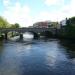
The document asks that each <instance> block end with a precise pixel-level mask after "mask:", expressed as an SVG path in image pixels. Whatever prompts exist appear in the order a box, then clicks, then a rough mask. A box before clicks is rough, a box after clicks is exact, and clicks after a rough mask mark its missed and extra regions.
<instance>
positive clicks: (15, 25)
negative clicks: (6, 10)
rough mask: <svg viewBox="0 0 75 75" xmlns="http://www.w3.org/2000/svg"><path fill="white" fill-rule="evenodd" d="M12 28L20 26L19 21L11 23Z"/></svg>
mask: <svg viewBox="0 0 75 75" xmlns="http://www.w3.org/2000/svg"><path fill="white" fill-rule="evenodd" d="M10 28H20V25H19V24H18V23H15V24H11V27H10Z"/></svg>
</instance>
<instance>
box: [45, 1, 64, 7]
mask: <svg viewBox="0 0 75 75" xmlns="http://www.w3.org/2000/svg"><path fill="white" fill-rule="evenodd" d="M61 3H62V4H63V3H64V0H45V4H46V5H48V6H51V5H59V4H61Z"/></svg>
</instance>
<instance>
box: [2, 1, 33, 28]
mask: <svg viewBox="0 0 75 75" xmlns="http://www.w3.org/2000/svg"><path fill="white" fill-rule="evenodd" d="M6 3H7V2H6ZM3 16H4V17H5V18H6V19H7V20H8V21H9V22H10V23H16V22H17V23H19V24H20V25H21V26H22V27H24V26H29V25H30V24H31V22H32V19H31V16H30V8H29V6H27V5H24V6H21V4H20V3H19V2H16V3H15V5H14V6H9V7H8V6H7V7H6V8H5V10H4V13H3Z"/></svg>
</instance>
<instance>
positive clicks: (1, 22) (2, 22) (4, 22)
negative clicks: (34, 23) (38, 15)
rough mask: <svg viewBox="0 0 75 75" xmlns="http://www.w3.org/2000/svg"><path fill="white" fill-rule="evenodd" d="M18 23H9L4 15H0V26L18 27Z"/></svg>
mask: <svg viewBox="0 0 75 75" xmlns="http://www.w3.org/2000/svg"><path fill="white" fill-rule="evenodd" d="M19 27H20V25H19V24H18V23H15V24H10V23H9V22H8V21H7V20H6V19H5V18H4V17H2V16H0V28H19Z"/></svg>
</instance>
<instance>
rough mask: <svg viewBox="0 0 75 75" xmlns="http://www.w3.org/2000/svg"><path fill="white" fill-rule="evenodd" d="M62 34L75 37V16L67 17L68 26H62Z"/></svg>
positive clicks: (66, 36) (65, 36)
mask: <svg viewBox="0 0 75 75" xmlns="http://www.w3.org/2000/svg"><path fill="white" fill-rule="evenodd" d="M60 35H61V37H64V38H67V39H75V17H72V18H69V19H67V21H66V26H64V27H62V29H61V33H60Z"/></svg>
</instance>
